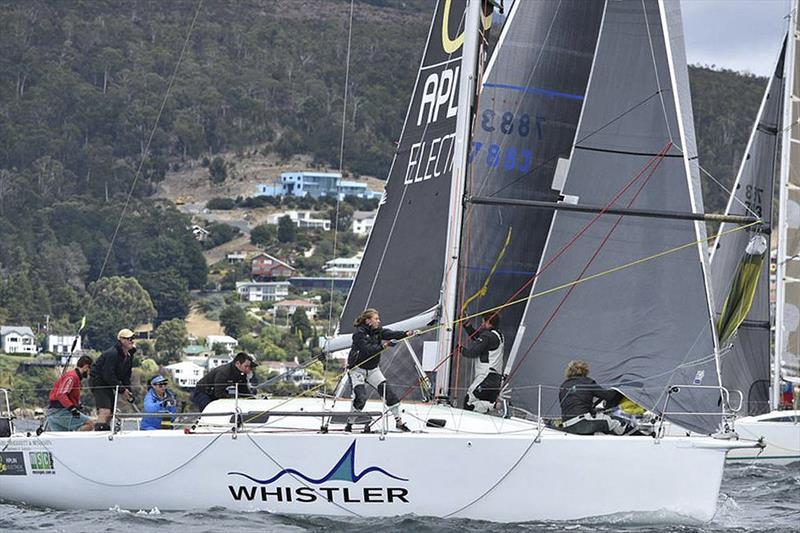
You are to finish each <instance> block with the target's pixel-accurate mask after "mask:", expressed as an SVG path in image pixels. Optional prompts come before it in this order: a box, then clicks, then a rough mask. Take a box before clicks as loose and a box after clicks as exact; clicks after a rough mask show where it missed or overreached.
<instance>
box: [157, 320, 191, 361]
mask: <svg viewBox="0 0 800 533" xmlns="http://www.w3.org/2000/svg"><path fill="white" fill-rule="evenodd" d="M186 338H187V334H186V322H184V321H183V320H182V319H179V318H173V319H172V320H167V321H166V322H162V323H161V324H160V325H159V326H158V329H156V351H157V354H158V358H157V361H158V363H159V364H160V365H168V364H170V363H172V362H175V361H180V358H181V349H182V348H183V347H184V346H185V345H186Z"/></svg>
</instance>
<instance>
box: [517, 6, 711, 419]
mask: <svg viewBox="0 0 800 533" xmlns="http://www.w3.org/2000/svg"><path fill="white" fill-rule="evenodd" d="M562 194H563V195H564V196H565V198H573V199H575V200H577V201H579V202H580V203H583V204H593V205H601V206H603V205H608V206H612V205H613V206H614V207H630V208H638V209H650V210H660V209H663V210H671V211H681V212H694V213H699V212H702V211H703V207H702V198H701V195H700V185H699V176H698V167H697V164H696V147H695V140H694V126H693V119H692V111H691V101H690V96H689V84H688V71H687V67H686V59H685V51H684V48H683V35H682V26H681V20H680V8H679V4H678V2H677V1H663V0H644V1H641V0H636V1H615V2H607V4H606V12H605V16H604V20H603V24H602V27H601V30H600V38H599V42H598V48H597V53H596V55H595V62H594V65H593V68H592V73H591V77H590V81H589V89H588V92H587V95H586V99H585V102H584V106H583V112H582V115H581V119H580V125H579V128H578V133H577V139H576V142H575V147H574V151H573V154H572V157H571V161H570V162H569V170H568V172H567V174H566V181H565V183H564V188H563V193H562ZM704 239H705V227H704V226H703V224H702V223H699V222H689V221H682V220H666V221H665V220H655V219H648V218H634V217H630V216H625V217H621V216H617V215H613V216H611V215H599V216H594V215H590V214H581V213H574V212H565V211H562V212H557V213H556V215H555V216H554V218H553V223H552V226H551V231H550V235H549V237H548V241H547V244H546V246H545V252H544V257H543V267H541V268H540V273H539V275H538V277H537V279H536V282H535V284H534V289H533V299H531V300H530V302H529V303H528V306H527V308H526V312H525V316H524V318H523V322H522V325H523V327H524V332H523V333H522V334H521V339H520V342H519V343H518V345H519V347H518V348H519V349H518V351H517V352H516V353H512V357H514V358H515V359H514V361H513V366H512V367H511V368H510V375H511V386H512V388H513V395H512V399H513V401H514V403H515V404H516V405H519V406H521V407H524V408H526V409H529V410H532V411H533V412H536V410H537V407H538V406H537V388H536V387H535V384H542V385H544V389H543V400H542V405H541V411H542V413H543V414H545V415H551V416H558V415H560V410H559V404H558V396H557V393H558V386H559V385H560V383H561V382H562V380H563V372H564V369H565V367H566V365H567V363H568V362H569V361H570V360H572V359H583V360H585V361H587V362H588V363H589V364H590V366H591V369H592V376H593V377H594V378H595V379H596V380H597V381H598V382H599V383H601V384H604V385H606V386H614V387H616V388H618V389H619V390H621V391H622V392H624V393H625V394H626V395H627V396H628V397H630V398H631V399H633V400H634V401H636V402H638V403H640V404H641V405H643V406H645V407H647V408H650V409H653V410H655V411H661V410H662V409H663V407H664V401H665V395H666V394H667V391H668V390H670V385H681V384H687V385H689V386H690V387H684V388H681V390H680V392H678V393H676V394H672V395H671V397H670V402H669V406H668V411H669V412H673V411H674V412H676V413H684V412H695V413H696V412H703V413H719V412H720V411H721V409H720V407H719V392H718V390H716V389H711V390H705V389H697V388H693V387H692V385H702V386H712V387H716V386H718V385H719V381H718V376H717V368H716V339H715V337H714V327H713V324H712V320H711V312H710V294H709V291H708V290H707V287H706V267H707V265H706V262H707V249H708V248H707V246H706V245H705V241H704ZM665 252H669V253H665ZM656 254H664V255H661V256H658V257H656V258H653V259H649V260H648V259H647V258H650V257H653V256H655V255H656ZM614 269H619V270H616V271H613V272H611V273H609V272H610V271H612V270H614ZM592 276H596V277H592ZM590 277H592V278H591V279H588V280H587V278H590ZM580 280H585V282H583V283H579V284H577V285H571V284H573V283H574V282H575V281H580ZM668 418H671V419H673V420H677V421H679V422H680V423H681V424H682V425H684V426H685V427H689V428H692V429H695V430H698V431H702V432H704V433H708V432H710V431H713V430H715V429H716V428H717V427H718V425H719V416H718V415H716V414H713V415H703V416H680V414H676V415H675V416H672V415H668Z"/></svg>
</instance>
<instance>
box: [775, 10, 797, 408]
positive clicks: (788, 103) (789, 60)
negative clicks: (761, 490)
mask: <svg viewBox="0 0 800 533" xmlns="http://www.w3.org/2000/svg"><path fill="white" fill-rule="evenodd" d="M797 7H798V2H797V0H795V1H794V2H793V6H792V11H791V13H790V14H789V32H788V37H787V41H788V42H787V44H786V59H785V61H784V79H783V83H784V95H783V131H782V132H781V172H780V178H779V181H778V223H777V227H778V228H777V229H778V250H777V254H776V258H775V263H776V267H777V268H776V272H775V281H776V283H775V285H776V291H775V353H774V354H773V356H772V386H771V388H770V408H771V409H772V410H773V411H774V410H776V409H778V405H779V403H780V385H781V358H782V357H783V353H784V352H785V351H786V342H785V339H786V335H785V332H784V328H785V323H784V321H785V313H786V262H787V261H789V260H790V258H788V257H787V255H786V245H787V236H788V229H789V225H788V220H787V215H788V213H787V208H788V205H789V179H790V173H791V168H790V165H791V162H792V161H791V156H790V154H791V151H792V150H791V146H792V141H793V139H792V126H793V125H794V124H793V117H792V105H793V104H794V101H795V97H794V84H795V79H794V69H795V60H796V55H795V53H796V48H797Z"/></svg>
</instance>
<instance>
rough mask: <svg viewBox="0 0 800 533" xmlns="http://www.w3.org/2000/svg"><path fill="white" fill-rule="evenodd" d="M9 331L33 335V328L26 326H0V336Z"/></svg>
mask: <svg viewBox="0 0 800 533" xmlns="http://www.w3.org/2000/svg"><path fill="white" fill-rule="evenodd" d="M9 333H16V334H17V335H30V336H31V337H33V330H32V329H31V328H29V327H28V326H0V337H5V336H6V335H8V334H9Z"/></svg>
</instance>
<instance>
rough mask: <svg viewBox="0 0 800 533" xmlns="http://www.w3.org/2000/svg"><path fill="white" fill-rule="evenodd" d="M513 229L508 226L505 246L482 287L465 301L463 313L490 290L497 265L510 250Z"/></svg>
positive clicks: (462, 308)
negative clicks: (473, 301)
mask: <svg viewBox="0 0 800 533" xmlns="http://www.w3.org/2000/svg"><path fill="white" fill-rule="evenodd" d="M512 229H513V228H512V227H509V228H508V234H506V240H505V242H504V243H503V247H502V248H501V249H500V253H499V254H497V259H495V261H494V264H493V265H492V268H491V269H490V270H489V274H487V276H486V279H485V280H484V281H483V285H482V286H481V288H480V289H478V290H477V291H476V292H475V294H473V295H472V296H470V297H469V298H467V299H466V300H465V301H464V304H463V305H462V306H461V313H464V312H466V310H467V306H469V304H470V303H472V300H475V299H477V298H482V297H484V296H486V293H488V292H489V283H490V282H491V281H492V278H493V277H494V274H495V272H496V271H497V267H498V266H499V265H500V261H502V260H503V257H505V255H506V250H508V245H509V244H511V230H512Z"/></svg>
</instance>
